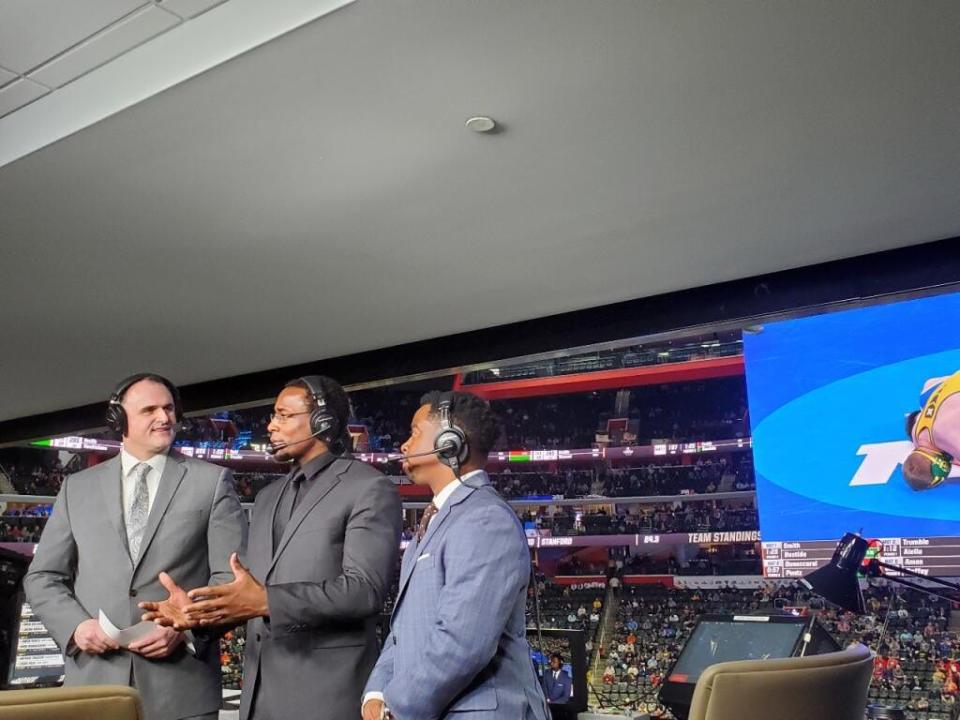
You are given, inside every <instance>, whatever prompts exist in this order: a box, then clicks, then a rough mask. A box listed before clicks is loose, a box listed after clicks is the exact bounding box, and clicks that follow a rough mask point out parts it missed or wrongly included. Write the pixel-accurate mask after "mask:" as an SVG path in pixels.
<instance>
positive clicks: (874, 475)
mask: <svg viewBox="0 0 960 720" xmlns="http://www.w3.org/2000/svg"><path fill="white" fill-rule="evenodd" d="M958 317H960V293H950V294H944V295H935V296H930V297H923V298H915V299H912V300H902V301H897V302H890V303H887V304H881V305H874V306H870V307H859V308H855V309H849V310H840V311H836V312H829V313H825V314H820V315H814V316H810V317H804V318H797V319H792V320H784V321H781V322H772V323H767V324H765V325H763V326H762V327H757V328H753V329H750V330H748V331H745V333H744V355H745V361H746V380H747V392H748V402H749V407H750V421H751V425H752V438H753V454H754V464H755V468H756V484H757V504H758V509H759V514H760V530H761V533H762V538H763V545H762V549H763V559H764V572H765V574H766V575H767V576H768V577H774V578H797V577H801V576H803V575H806V574H808V573H809V572H811V571H812V570H814V569H816V568H818V567H820V566H822V565H823V564H824V563H825V562H826V561H827V560H828V559H829V558H830V556H831V554H832V553H833V550H834V548H835V547H836V543H837V541H838V540H839V539H840V537H842V536H843V534H844V533H846V532H848V531H852V532H861V533H862V534H863V535H864V536H866V537H869V538H876V539H878V540H879V541H880V543H881V544H882V547H883V554H884V557H885V559H886V560H887V562H890V563H892V564H894V565H899V566H902V567H907V568H909V569H911V570H916V571H918V572H920V573H921V574H927V573H929V574H933V575H940V576H957V575H960V466H958V463H960V457H952V458H951V461H952V462H950V463H947V464H946V465H945V468H946V470H947V473H948V474H949V477H947V478H946V479H945V480H944V481H943V482H941V483H940V484H938V485H936V486H934V487H932V488H931V489H924V490H917V489H914V487H915V485H916V482H915V480H911V482H908V481H907V478H905V476H904V471H903V463H904V461H905V459H906V458H907V457H908V455H910V454H911V452H913V450H914V449H915V446H916V443H917V438H916V437H914V433H915V432H916V428H918V427H920V426H918V425H915V424H913V425H911V427H912V428H914V433H909V432H908V428H907V424H908V421H909V420H911V419H914V421H915V418H916V416H913V417H911V413H913V412H914V411H917V410H920V409H921V408H925V409H926V410H927V411H929V412H930V415H931V417H930V418H929V421H930V422H932V423H936V424H935V425H934V428H933V432H932V436H933V437H934V438H935V441H936V444H937V445H942V446H943V448H942V449H944V450H952V454H953V455H957V454H958V453H957V452H956V450H954V448H956V447H960V422H950V418H954V420H955V419H956V417H957V413H960V393H956V392H955V391H957V390H960V323H957V322H956V318H958ZM935 397H939V398H951V399H949V400H943V401H942V402H941V401H940V400H936V401H935V403H934V404H935V405H936V403H939V404H938V405H936V407H934V406H933V405H930V403H931V399H932V398H935ZM926 437H927V439H928V440H929V438H930V434H929V433H928V434H927V436H926Z"/></svg>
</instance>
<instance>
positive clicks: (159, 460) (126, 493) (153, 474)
mask: <svg viewBox="0 0 960 720" xmlns="http://www.w3.org/2000/svg"><path fill="white" fill-rule="evenodd" d="M141 462H145V463H146V464H147V465H149V466H150V472H148V473H147V493H148V494H149V496H150V499H149V502H148V504H147V514H148V515H149V511H150V510H152V509H153V501H154V500H155V499H156V497H157V489H158V488H159V487H160V477H161V476H162V475H163V469H164V468H165V467H166V466H167V454H166V453H160V454H158V455H154V456H153V457H151V458H149V459H147V460H137V459H136V458H135V457H134V456H133V455H131V454H130V453H128V452H127V451H126V450H124V449H122V448H121V450H120V481H121V487H122V492H123V496H122V499H123V517H124V520H126V518H128V517H129V516H130V506H131V505H132V504H133V498H134V496H135V495H136V492H137V473H136V472H134V468H136V467H137V465H139V464H140V463H141Z"/></svg>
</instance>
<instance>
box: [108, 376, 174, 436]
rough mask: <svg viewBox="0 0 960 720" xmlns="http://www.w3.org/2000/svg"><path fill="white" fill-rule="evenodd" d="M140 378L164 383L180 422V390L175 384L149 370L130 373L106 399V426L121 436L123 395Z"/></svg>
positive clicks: (124, 422) (124, 430) (124, 414)
mask: <svg viewBox="0 0 960 720" xmlns="http://www.w3.org/2000/svg"><path fill="white" fill-rule="evenodd" d="M141 380H153V381H154V382H158V383H160V384H161V385H164V386H165V387H166V388H167V390H169V391H170V394H171V395H172V396H173V412H174V414H175V415H176V416H177V417H176V420H177V422H180V418H181V417H182V408H181V405H180V391H179V390H177V386H176V385H174V384H173V383H172V382H170V381H169V380H167V379H166V378H165V377H163V375H157V374H156V373H150V372H143V373H137V374H136V375H131V376H130V377H128V378H124V379H123V380H121V381H120V383H119V384H118V385H117V387H116V388H115V389H114V391H113V392H112V393H111V394H110V399H109V400H108V401H107V413H106V419H107V427H108V428H110V429H111V430H113V431H114V432H118V433H120V435H121V436H122V435H126V434H127V411H126V410H124V409H123V405H122V404H121V403H122V402H123V396H124V395H126V394H127V390H129V389H130V388H131V387H132V386H134V385H136V384H137V383H138V382H140V381H141Z"/></svg>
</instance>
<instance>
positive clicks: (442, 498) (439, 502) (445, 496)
mask: <svg viewBox="0 0 960 720" xmlns="http://www.w3.org/2000/svg"><path fill="white" fill-rule="evenodd" d="M482 472H483V470H471V471H470V472H468V473H467V474H466V475H463V476H461V477H460V478H459V479H457V478H454V479H453V482H451V483H448V484H447V485H444V486H443V489H442V490H441V491H440V492H438V493H437V494H436V495H434V496H433V504H434V506H435V507H436V508H437V510H439V509H440V508H442V507H443V505H444V503H446V502H447V500H449V499H450V496H451V495H453V493H454V491H455V490H456V489H457V488H458V487H460V486H461V485H463V484H464V481H465V480H467V479H469V478H472V477H474V476H476V475H479V474H480V473H482Z"/></svg>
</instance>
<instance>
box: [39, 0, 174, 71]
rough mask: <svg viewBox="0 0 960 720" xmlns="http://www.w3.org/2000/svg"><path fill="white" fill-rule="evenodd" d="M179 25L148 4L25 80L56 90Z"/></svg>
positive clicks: (171, 17) (169, 16)
mask: <svg viewBox="0 0 960 720" xmlns="http://www.w3.org/2000/svg"><path fill="white" fill-rule="evenodd" d="M179 22H180V18H178V17H177V16H176V15H173V14H171V13H168V12H165V11H163V10H160V9H159V8H157V7H156V6H154V5H151V6H149V7H147V8H146V9H144V10H142V11H140V12H138V13H136V14H134V15H131V16H130V17H128V18H127V19H125V20H123V21H122V22H119V23H117V24H116V25H114V26H113V27H111V28H110V29H109V30H107V31H106V32H103V33H101V34H100V35H97V36H95V37H93V38H90V40H88V41H86V42H85V43H83V44H81V45H78V46H77V47H75V48H74V49H73V50H70V51H69V52H66V53H64V54H63V55H61V56H60V57H58V58H56V59H55V60H52V61H51V62H49V63H47V64H46V65H44V66H42V67H40V68H38V69H37V70H35V71H34V72H32V73H30V75H29V77H31V78H32V79H34V80H37V81H38V82H42V83H43V84H44V85H48V86H49V87H55V88H56V87H60V86H61V85H65V84H66V83H68V82H70V81H71V80H74V79H75V78H78V77H80V76H81V75H83V74H84V73H86V72H89V71H90V70H93V69H94V68H96V67H99V66H100V65H103V64H104V63H106V62H109V61H110V60H112V59H114V58H115V57H117V56H118V55H122V54H123V53H125V52H126V51H127V50H130V49H131V48H133V47H135V46H137V45H139V44H140V43H142V42H144V41H145V40H149V39H150V38H152V37H154V36H155V35H159V34H160V33H162V32H164V31H166V30H169V29H170V28H171V27H173V26H174V25H176V24H177V23H179Z"/></svg>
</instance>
